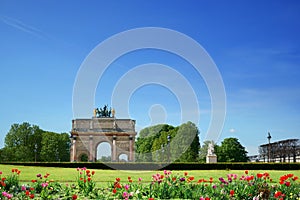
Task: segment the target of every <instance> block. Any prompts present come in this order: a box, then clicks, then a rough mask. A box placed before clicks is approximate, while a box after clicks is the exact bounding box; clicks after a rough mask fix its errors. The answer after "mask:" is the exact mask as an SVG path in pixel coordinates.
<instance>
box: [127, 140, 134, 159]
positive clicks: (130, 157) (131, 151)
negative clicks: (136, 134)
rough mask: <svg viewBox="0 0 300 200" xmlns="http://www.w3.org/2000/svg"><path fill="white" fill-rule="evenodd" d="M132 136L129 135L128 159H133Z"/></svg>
mask: <svg viewBox="0 0 300 200" xmlns="http://www.w3.org/2000/svg"><path fill="white" fill-rule="evenodd" d="M133 148H134V147H133V137H132V135H130V136H129V158H128V161H134V157H133V156H134V155H133Z"/></svg>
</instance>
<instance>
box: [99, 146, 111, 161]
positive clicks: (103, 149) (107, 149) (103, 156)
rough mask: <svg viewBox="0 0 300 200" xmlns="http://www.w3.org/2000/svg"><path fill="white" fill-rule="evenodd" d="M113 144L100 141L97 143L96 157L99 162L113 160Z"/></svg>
mask: <svg viewBox="0 0 300 200" xmlns="http://www.w3.org/2000/svg"><path fill="white" fill-rule="evenodd" d="M111 152H112V146H111V144H110V143H109V142H100V143H99V144H98V145H97V148H96V152H95V158H96V161H97V162H111V161H112V160H111V159H112V157H111V156H112V155H111Z"/></svg>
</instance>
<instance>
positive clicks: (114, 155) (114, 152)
mask: <svg viewBox="0 0 300 200" xmlns="http://www.w3.org/2000/svg"><path fill="white" fill-rule="evenodd" d="M116 140H117V136H115V135H114V136H113V142H112V144H113V148H112V161H117V158H116V157H117V146H116Z"/></svg>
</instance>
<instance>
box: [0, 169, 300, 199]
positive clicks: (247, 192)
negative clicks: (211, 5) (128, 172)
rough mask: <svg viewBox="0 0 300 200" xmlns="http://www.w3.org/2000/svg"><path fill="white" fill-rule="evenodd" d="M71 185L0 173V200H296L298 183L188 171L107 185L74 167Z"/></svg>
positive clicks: (17, 172)
mask: <svg viewBox="0 0 300 200" xmlns="http://www.w3.org/2000/svg"><path fill="white" fill-rule="evenodd" d="M76 170H77V172H78V175H77V180H76V182H75V183H74V184H62V183H59V182H55V181H52V180H51V179H49V176H50V174H44V175H42V174H37V175H36V177H35V178H34V179H32V180H31V183H29V184H21V183H20V181H19V176H20V174H21V171H20V170H18V169H12V173H11V174H10V175H7V176H3V175H2V172H0V198H1V199H65V200H68V199H70V200H74V199H148V200H152V199H200V200H209V199H212V200H214V199H216V200H221V199H224V200H227V199H237V200H241V199H251V200H258V199H280V200H281V199H282V200H283V199H296V200H300V182H299V180H298V177H297V176H294V175H293V174H285V175H283V176H281V177H280V179H279V180H272V178H271V177H270V175H269V173H267V172H265V173H258V174H255V175H254V174H249V172H248V171H245V173H244V175H242V176H240V177H238V175H236V174H228V175H227V177H220V178H219V179H217V180H214V179H213V178H209V179H207V180H206V179H203V178H200V179H199V178H198V177H194V176H190V175H189V174H188V172H184V173H183V174H173V173H172V172H171V171H166V170H165V171H164V172H163V173H156V174H154V175H153V176H152V181H151V182H150V183H143V182H142V179H141V178H139V179H137V180H133V179H132V178H131V177H128V178H127V180H121V179H120V178H118V177H116V179H115V181H114V182H112V183H109V184H108V186H107V187H105V188H103V187H102V188H100V187H96V184H95V182H94V181H93V178H94V176H95V171H93V170H89V169H87V168H77V169H76Z"/></svg>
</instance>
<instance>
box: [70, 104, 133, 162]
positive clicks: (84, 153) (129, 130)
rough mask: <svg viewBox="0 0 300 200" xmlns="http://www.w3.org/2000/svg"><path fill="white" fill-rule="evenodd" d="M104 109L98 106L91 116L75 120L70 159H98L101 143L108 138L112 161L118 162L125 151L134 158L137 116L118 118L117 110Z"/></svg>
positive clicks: (129, 158)
mask: <svg viewBox="0 0 300 200" xmlns="http://www.w3.org/2000/svg"><path fill="white" fill-rule="evenodd" d="M101 112H102V111H101ZM101 112H100V111H99V110H98V109H97V110H96V109H95V110H94V117H93V118H91V119H74V120H72V130H71V148H70V160H71V161H73V162H74V161H90V162H95V161H96V159H97V146H98V145H99V144H100V143H102V142H107V143H109V144H110V146H111V161H113V162H118V161H119V156H120V155H122V154H125V155H127V158H128V161H134V141H135V136H136V132H135V120H132V119H116V118H115V116H114V111H112V113H111V111H110V112H109V113H106V114H105V113H104V114H103V113H102V114H101ZM111 114H112V116H110V115H111Z"/></svg>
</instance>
